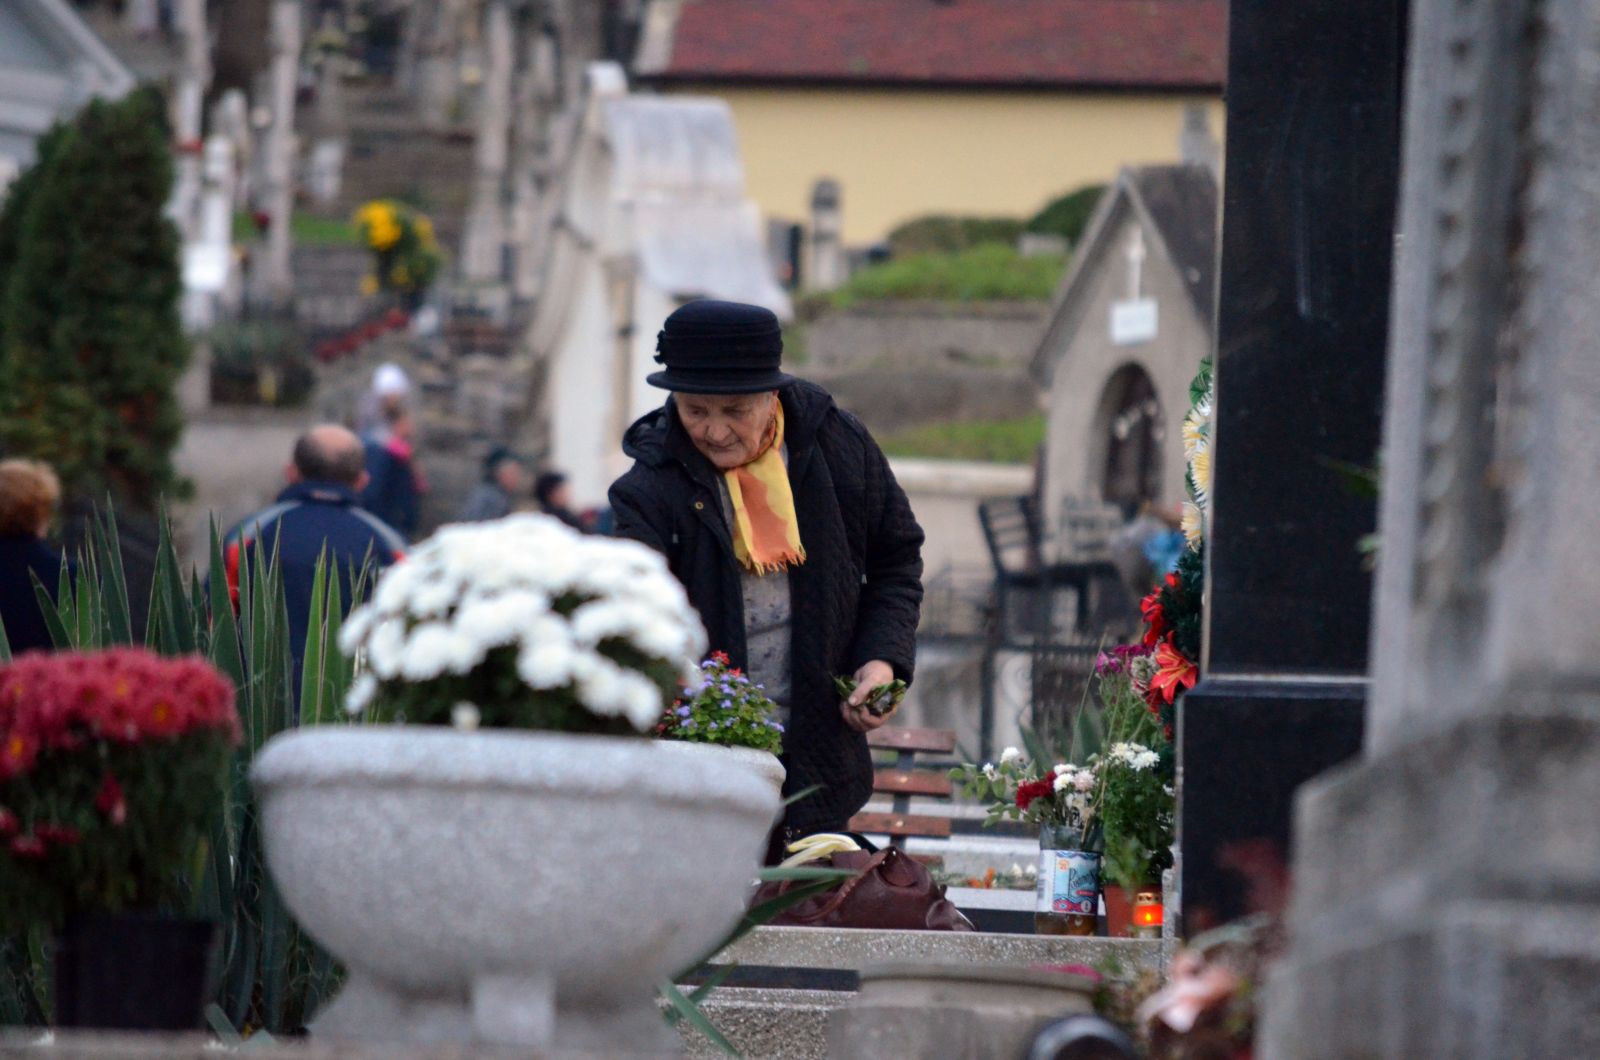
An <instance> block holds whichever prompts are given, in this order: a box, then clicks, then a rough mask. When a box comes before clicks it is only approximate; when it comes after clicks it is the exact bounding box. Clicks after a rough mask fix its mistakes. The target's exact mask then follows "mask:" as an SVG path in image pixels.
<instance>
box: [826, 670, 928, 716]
mask: <svg viewBox="0 0 1600 1060" xmlns="http://www.w3.org/2000/svg"><path fill="white" fill-rule="evenodd" d="M859 687H860V682H858V681H857V680H856V679H855V678H854V677H835V678H834V679H833V690H834V691H835V692H837V693H838V694H839V698H840V699H849V698H850V697H851V696H853V695H855V694H856V689H857V688H859ZM909 688H910V686H909V685H907V684H906V683H905V682H904V681H902V680H900V679H899V678H898V677H897V678H895V679H894V680H893V681H890V682H889V683H888V684H884V685H878V686H877V687H876V688H874V689H873V690H872V692H871V693H870V694H869V695H868V696H867V700H866V702H865V703H864V704H863V706H865V707H866V708H867V713H868V714H871V715H872V716H873V717H875V718H881V717H883V716H884V715H885V714H890V713H893V712H894V710H895V709H896V708H897V707H899V706H900V703H901V701H902V700H904V699H905V698H906V692H907V690H908V689H909Z"/></svg>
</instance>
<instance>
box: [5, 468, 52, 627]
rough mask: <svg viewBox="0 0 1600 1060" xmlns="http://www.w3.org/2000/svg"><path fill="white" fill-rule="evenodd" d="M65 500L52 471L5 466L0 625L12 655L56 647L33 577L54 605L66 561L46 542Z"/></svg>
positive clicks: (48, 469)
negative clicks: (46, 535) (61, 503)
mask: <svg viewBox="0 0 1600 1060" xmlns="http://www.w3.org/2000/svg"><path fill="white" fill-rule="evenodd" d="M60 500H61V482H60V480H58V479H57V478H56V473H55V472H54V471H52V470H51V469H50V465H48V464H42V463H39V462H38V461H34V460H0V622H4V623H5V631H6V641H7V642H8V643H9V644H10V646H11V652H12V654H13V655H16V654H19V653H21V652H25V651H48V650H50V649H51V648H53V647H54V646H55V645H54V643H53V642H52V641H51V639H50V630H49V627H48V626H46V625H45V622H44V613H43V611H41V610H40V608H39V598H38V596H37V595H36V594H35V593H34V591H33V576H35V575H36V576H38V579H39V581H41V582H43V583H44V587H45V589H46V591H47V592H49V594H50V596H51V599H54V598H55V594H56V585H57V583H58V581H59V579H60V576H61V557H60V556H59V555H57V554H56V553H55V552H54V551H52V550H51V549H50V548H49V547H48V546H47V545H46V544H45V543H44V538H45V534H47V533H48V532H49V530H50V524H51V522H53V521H54V519H55V515H56V504H57V503H58V502H59V501H60Z"/></svg>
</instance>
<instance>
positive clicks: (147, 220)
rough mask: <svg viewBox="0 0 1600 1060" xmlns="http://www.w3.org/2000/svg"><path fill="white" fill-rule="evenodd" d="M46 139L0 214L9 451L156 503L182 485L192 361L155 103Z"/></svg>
mask: <svg viewBox="0 0 1600 1060" xmlns="http://www.w3.org/2000/svg"><path fill="white" fill-rule="evenodd" d="M46 147H47V150H45V151H43V152H41V157H40V159H39V161H38V162H37V163H36V164H35V166H34V167H33V168H32V169H30V170H29V171H28V173H27V174H25V175H24V176H23V177H21V178H20V180H19V183H20V184H21V187H20V189H19V190H20V191H21V192H23V193H24V194H23V195H22V196H21V199H22V201H21V203H20V205H19V206H18V207H17V209H16V210H15V211H13V210H12V208H11V207H12V205H13V204H8V207H7V211H6V213H7V218H5V219H0V254H3V255H9V260H3V259H0V451H3V452H4V453H5V454H6V455H13V456H30V457H34V458H37V459H41V460H46V461H49V462H50V463H51V464H52V465H54V467H55V468H56V471H57V472H58V474H60V476H61V479H62V484H63V487H64V488H65V490H66V491H67V492H68V493H69V494H71V495H75V496H78V497H87V498H94V499H99V498H101V497H103V496H104V495H105V494H106V492H108V491H109V492H110V493H111V494H112V496H113V497H114V498H115V499H116V500H117V502H118V503H119V504H120V505H121V506H123V507H132V508H134V509H138V510H144V511H149V510H152V509H153V508H154V507H155V506H156V504H157V503H158V498H159V497H160V495H161V494H162V493H163V492H172V491H173V490H174V489H175V487H176V486H177V485H178V482H177V478H176V476H175V473H174V471H173V467H172V459H171V456H172V450H173V447H174V446H175V445H176V444H177V441H178V436H179V434H180V432H181V431H182V429H183V423H182V416H181V414H180V411H179V408H178V403H177V399H176V395H175V393H174V389H175V387H176V384H177V381H178V377H179V376H180V375H181V374H182V372H183V369H184V366H185V364H186V363H187V362H188V359H189V346H188V340H187V339H186V338H185V336H184V334H183V330H182V326H181V324H180V322H179V318H178V297H179V293H180V280H179V271H178V246H179V243H178V233H177V230H176V228H175V227H174V226H173V224H172V222H171V221H170V220H168V218H167V217H166V216H165V215H164V213H163V210H164V209H165V206H166V203H167V199H168V196H169V195H170V193H171V189H172V178H173V167H172V158H171V153H170V150H169V148H168V136H167V130H166V128H165V118H164V116H163V111H162V105H161V99H160V97H159V95H157V94H156V93H155V92H154V91H153V90H148V89H141V90H138V91H136V92H133V93H131V94H130V95H129V96H127V97H126V98H124V99H122V100H120V101H117V102H107V101H104V100H96V101H94V102H91V103H89V104H88V105H87V106H86V107H84V108H83V110H81V111H80V112H79V113H78V114H77V115H76V116H75V117H74V118H73V120H72V121H71V122H70V123H69V124H67V125H65V126H63V127H60V128H59V129H58V130H56V131H54V132H52V133H51V134H50V136H49V137H48V142H47V143H46ZM13 213H14V216H12V215H13ZM8 241H14V242H11V243H10V245H8Z"/></svg>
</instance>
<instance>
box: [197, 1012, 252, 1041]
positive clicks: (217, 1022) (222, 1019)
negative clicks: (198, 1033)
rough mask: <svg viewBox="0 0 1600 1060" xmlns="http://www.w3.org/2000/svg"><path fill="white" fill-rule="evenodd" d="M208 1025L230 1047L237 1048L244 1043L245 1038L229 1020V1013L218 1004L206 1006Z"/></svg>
mask: <svg viewBox="0 0 1600 1060" xmlns="http://www.w3.org/2000/svg"><path fill="white" fill-rule="evenodd" d="M206 1026H208V1027H210V1028H211V1031H212V1033H214V1034H215V1035H216V1036H217V1038H218V1040H220V1041H221V1042H222V1044H223V1045H225V1046H227V1047H228V1048H230V1049H236V1048H238V1047H239V1046H241V1045H243V1044H244V1039H243V1038H241V1037H240V1036H239V1032H238V1030H236V1029H235V1028H234V1026H233V1024H232V1023H229V1022H228V1014H227V1013H226V1012H223V1011H222V1008H221V1007H220V1006H218V1005H216V1004H211V1005H207V1006H206Z"/></svg>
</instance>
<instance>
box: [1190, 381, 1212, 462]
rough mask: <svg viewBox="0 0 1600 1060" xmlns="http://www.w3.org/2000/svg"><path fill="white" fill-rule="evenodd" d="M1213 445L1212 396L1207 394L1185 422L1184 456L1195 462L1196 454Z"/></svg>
mask: <svg viewBox="0 0 1600 1060" xmlns="http://www.w3.org/2000/svg"><path fill="white" fill-rule="evenodd" d="M1210 444H1211V395H1210V394H1207V395H1206V396H1205V397H1203V398H1201V399H1200V400H1199V401H1197V402H1196V403H1195V406H1194V408H1192V409H1190V410H1189V415H1188V416H1186V417H1184V420H1183V455H1184V457H1185V458H1187V459H1190V460H1193V459H1194V454H1195V453H1197V452H1199V451H1200V450H1201V449H1204V448H1206V447H1208V446H1209V445H1210Z"/></svg>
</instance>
